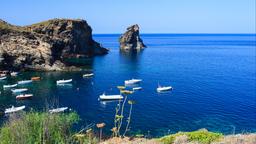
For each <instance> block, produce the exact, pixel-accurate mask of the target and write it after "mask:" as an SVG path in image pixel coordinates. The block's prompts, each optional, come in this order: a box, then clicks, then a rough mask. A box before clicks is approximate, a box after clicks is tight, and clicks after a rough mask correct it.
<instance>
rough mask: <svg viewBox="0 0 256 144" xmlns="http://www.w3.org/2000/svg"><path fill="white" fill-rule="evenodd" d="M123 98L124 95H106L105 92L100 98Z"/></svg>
mask: <svg viewBox="0 0 256 144" xmlns="http://www.w3.org/2000/svg"><path fill="white" fill-rule="evenodd" d="M123 98H124V97H123V96H122V95H105V93H103V94H102V95H100V97H99V99H100V100H120V99H123Z"/></svg>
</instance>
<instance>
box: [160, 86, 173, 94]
mask: <svg viewBox="0 0 256 144" xmlns="http://www.w3.org/2000/svg"><path fill="white" fill-rule="evenodd" d="M169 90H172V87H171V86H160V85H159V86H158V88H157V89H156V91H157V92H163V91H169Z"/></svg>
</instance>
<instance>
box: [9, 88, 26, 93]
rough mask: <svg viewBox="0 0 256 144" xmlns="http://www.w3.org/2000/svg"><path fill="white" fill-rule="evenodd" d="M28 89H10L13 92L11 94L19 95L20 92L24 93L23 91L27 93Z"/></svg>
mask: <svg viewBox="0 0 256 144" xmlns="http://www.w3.org/2000/svg"><path fill="white" fill-rule="evenodd" d="M27 90H28V89H26V88H21V89H12V90H11V91H12V92H13V93H21V92H25V91H27Z"/></svg>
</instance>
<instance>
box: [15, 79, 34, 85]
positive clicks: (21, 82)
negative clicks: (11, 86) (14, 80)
mask: <svg viewBox="0 0 256 144" xmlns="http://www.w3.org/2000/svg"><path fill="white" fill-rule="evenodd" d="M29 83H32V80H22V81H18V84H19V85H22V84H29Z"/></svg>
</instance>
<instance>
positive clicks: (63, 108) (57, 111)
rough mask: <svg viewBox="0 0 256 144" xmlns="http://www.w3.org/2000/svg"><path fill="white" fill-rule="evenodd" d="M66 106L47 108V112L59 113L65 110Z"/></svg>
mask: <svg viewBox="0 0 256 144" xmlns="http://www.w3.org/2000/svg"><path fill="white" fill-rule="evenodd" d="M67 109H68V107H61V108H56V109H51V110H49V112H50V113H51V114H52V113H60V112H64V111H65V110H67Z"/></svg>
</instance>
